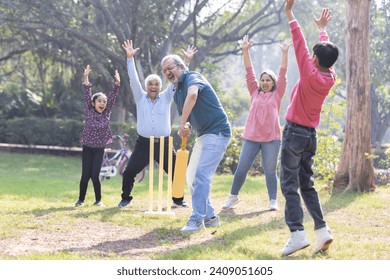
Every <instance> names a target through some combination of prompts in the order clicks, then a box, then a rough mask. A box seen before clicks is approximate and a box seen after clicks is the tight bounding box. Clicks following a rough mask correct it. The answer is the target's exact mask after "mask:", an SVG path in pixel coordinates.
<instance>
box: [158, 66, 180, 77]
mask: <svg viewBox="0 0 390 280" xmlns="http://www.w3.org/2000/svg"><path fill="white" fill-rule="evenodd" d="M178 66H179V65H177V64H176V65H175V66H173V67H167V68H165V69H163V70H161V73H162V74H164V75H165V74H166V73H167V72H168V71H172V70H173V69H175V68H176V67H178Z"/></svg>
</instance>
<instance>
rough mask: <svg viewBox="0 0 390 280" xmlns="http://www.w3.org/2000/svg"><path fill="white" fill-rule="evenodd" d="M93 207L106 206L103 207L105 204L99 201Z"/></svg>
mask: <svg viewBox="0 0 390 280" xmlns="http://www.w3.org/2000/svg"><path fill="white" fill-rule="evenodd" d="M93 205H95V206H99V207H100V206H104V205H103V202H102V201H101V200H99V201H95V203H94V204H93Z"/></svg>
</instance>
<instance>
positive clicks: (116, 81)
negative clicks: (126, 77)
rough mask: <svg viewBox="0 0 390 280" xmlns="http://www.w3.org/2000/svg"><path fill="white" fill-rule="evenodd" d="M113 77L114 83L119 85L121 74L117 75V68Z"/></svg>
mask: <svg viewBox="0 0 390 280" xmlns="http://www.w3.org/2000/svg"><path fill="white" fill-rule="evenodd" d="M114 78H115V84H116V85H117V86H120V85H121V76H120V75H119V72H118V70H115V74H114Z"/></svg>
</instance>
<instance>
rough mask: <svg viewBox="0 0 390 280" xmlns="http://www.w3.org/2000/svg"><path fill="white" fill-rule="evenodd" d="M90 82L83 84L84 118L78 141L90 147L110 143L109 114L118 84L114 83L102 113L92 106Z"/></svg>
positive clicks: (100, 146)
mask: <svg viewBox="0 0 390 280" xmlns="http://www.w3.org/2000/svg"><path fill="white" fill-rule="evenodd" d="M91 87H92V84H91V83H90V84H89V85H84V107H85V120H84V128H83V132H82V134H81V139H80V143H81V144H82V145H84V146H88V147H91V148H103V147H105V145H106V144H110V143H112V134H111V128H110V115H111V110H112V107H113V105H114V103H115V99H116V97H117V95H118V90H119V86H117V85H115V84H114V87H113V88H112V89H111V91H110V94H109V95H108V97H107V106H106V109H105V110H104V111H103V113H98V112H97V111H96V110H95V108H94V107H93V106H92V101H91V97H92V90H91Z"/></svg>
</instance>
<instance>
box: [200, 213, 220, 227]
mask: <svg viewBox="0 0 390 280" xmlns="http://www.w3.org/2000/svg"><path fill="white" fill-rule="evenodd" d="M219 220H220V219H219V216H218V215H215V216H214V217H213V218H205V219H204V225H205V227H219V226H220V222H219Z"/></svg>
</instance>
